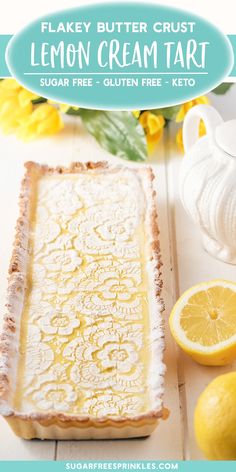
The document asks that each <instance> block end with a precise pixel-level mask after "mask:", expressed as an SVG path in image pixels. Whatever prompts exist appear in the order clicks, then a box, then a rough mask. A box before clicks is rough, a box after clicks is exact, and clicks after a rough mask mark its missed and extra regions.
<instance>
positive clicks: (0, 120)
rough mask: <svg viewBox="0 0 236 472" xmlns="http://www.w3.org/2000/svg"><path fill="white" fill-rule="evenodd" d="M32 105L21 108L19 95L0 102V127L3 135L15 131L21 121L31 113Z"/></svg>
mask: <svg viewBox="0 0 236 472" xmlns="http://www.w3.org/2000/svg"><path fill="white" fill-rule="evenodd" d="M32 109H33V107H32V103H28V104H27V105H24V106H21V105H20V103H19V95H15V96H14V95H12V96H8V97H7V99H6V100H4V101H1V102H0V126H1V128H2V130H3V132H4V133H6V134H8V133H12V132H13V131H15V130H16V129H17V128H18V126H19V124H20V122H21V120H22V119H25V118H26V117H28V116H30V114H31V113H32Z"/></svg>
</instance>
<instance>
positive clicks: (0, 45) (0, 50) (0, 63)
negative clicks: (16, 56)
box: [0, 34, 12, 77]
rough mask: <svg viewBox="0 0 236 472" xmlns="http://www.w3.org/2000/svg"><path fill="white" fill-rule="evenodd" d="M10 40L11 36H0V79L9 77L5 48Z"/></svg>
mask: <svg viewBox="0 0 236 472" xmlns="http://www.w3.org/2000/svg"><path fill="white" fill-rule="evenodd" d="M11 38H12V35H11V34H1V35H0V77H11V73H10V71H9V69H8V66H7V63H6V48H7V45H8V43H9V41H10V39H11Z"/></svg>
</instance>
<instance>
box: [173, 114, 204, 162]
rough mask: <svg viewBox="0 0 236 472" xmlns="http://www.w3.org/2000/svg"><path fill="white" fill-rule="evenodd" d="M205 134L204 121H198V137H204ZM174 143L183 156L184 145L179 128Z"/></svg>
mask: <svg viewBox="0 0 236 472" xmlns="http://www.w3.org/2000/svg"><path fill="white" fill-rule="evenodd" d="M204 134H206V127H205V124H204V121H202V120H201V121H200V125H199V137H201V136H204ZM176 143H177V146H178V148H179V149H180V151H181V152H182V153H183V154H184V144H183V129H182V128H179V130H178V131H177V134H176Z"/></svg>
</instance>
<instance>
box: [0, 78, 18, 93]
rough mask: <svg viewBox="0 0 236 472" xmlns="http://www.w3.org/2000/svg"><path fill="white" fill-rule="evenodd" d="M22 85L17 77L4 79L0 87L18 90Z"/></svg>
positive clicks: (7, 89)
mask: <svg viewBox="0 0 236 472" xmlns="http://www.w3.org/2000/svg"><path fill="white" fill-rule="evenodd" d="M21 88H22V87H21V85H20V84H18V82H17V81H16V80H15V79H4V80H1V82H0V89H3V90H5V91H13V90H14V91H16V90H20V89H21Z"/></svg>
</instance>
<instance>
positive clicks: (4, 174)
mask: <svg viewBox="0 0 236 472" xmlns="http://www.w3.org/2000/svg"><path fill="white" fill-rule="evenodd" d="M75 120H76V119H75V118H70V117H68V118H66V122H67V124H66V127H65V129H64V130H63V131H62V132H61V133H60V134H59V135H57V136H55V137H52V138H49V139H42V140H38V141H35V142H32V143H29V144H25V143H22V142H21V141H19V140H18V139H17V138H16V137H15V136H7V137H6V136H2V135H0V151H1V171H0V221H1V228H0V243H1V244H0V261H1V263H0V281H1V283H0V329H1V324H2V318H3V314H4V311H5V308H4V305H5V300H6V287H7V272H8V266H9V261H10V257H11V251H12V244H13V238H14V232H15V231H14V228H15V224H16V219H17V216H18V196H19V190H20V182H21V179H22V177H23V173H24V167H23V164H24V162H25V161H27V160H35V161H38V162H42V163H43V162H44V163H49V164H50V165H56V164H66V163H68V162H70V160H71V159H72V156H73V147H74V134H75ZM54 456H55V441H44V442H42V441H24V440H21V439H20V438H17V437H16V436H15V435H14V434H13V433H12V431H11V429H10V427H9V426H8V424H7V423H6V421H5V420H4V419H3V418H0V460H10V459H12V460H23V459H24V460H36V459H45V460H46V459H48V460H49V459H50V460H52V459H53V458H54Z"/></svg>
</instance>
